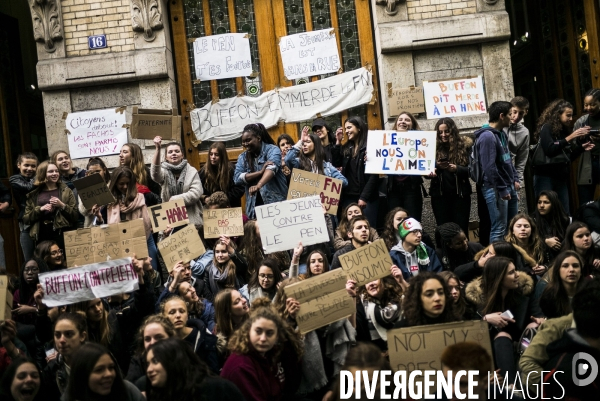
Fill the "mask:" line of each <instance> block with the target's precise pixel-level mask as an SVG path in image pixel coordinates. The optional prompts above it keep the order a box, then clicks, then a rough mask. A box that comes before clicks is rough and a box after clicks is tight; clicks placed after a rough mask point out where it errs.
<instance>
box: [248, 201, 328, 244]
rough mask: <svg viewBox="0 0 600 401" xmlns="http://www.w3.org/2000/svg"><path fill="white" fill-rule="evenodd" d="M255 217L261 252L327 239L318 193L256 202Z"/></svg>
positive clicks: (325, 240)
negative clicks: (266, 202) (262, 202)
mask: <svg viewBox="0 0 600 401" xmlns="http://www.w3.org/2000/svg"><path fill="white" fill-rule="evenodd" d="M256 220H257V222H258V227H259V228H260V239H261V240H262V245H263V248H265V253H273V252H278V251H287V250H290V249H294V248H295V247H296V246H298V242H300V241H302V245H303V246H308V245H313V244H320V243H322V242H329V234H328V233H327V223H326V222H325V215H324V214H323V207H322V206H321V198H320V197H319V196H311V197H308V198H300V199H293V200H288V201H283V202H277V203H270V204H268V205H263V206H257V207H256Z"/></svg>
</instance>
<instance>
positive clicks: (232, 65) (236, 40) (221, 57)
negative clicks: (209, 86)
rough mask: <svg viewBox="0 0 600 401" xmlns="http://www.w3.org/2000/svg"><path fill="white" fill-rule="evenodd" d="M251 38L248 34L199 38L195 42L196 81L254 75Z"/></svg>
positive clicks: (227, 34) (228, 34) (225, 34)
mask: <svg viewBox="0 0 600 401" xmlns="http://www.w3.org/2000/svg"><path fill="white" fill-rule="evenodd" d="M249 38H250V36H249V35H248V34H247V33H224V34H221V35H212V36H203V37H201V38H197V39H196V40H195V41H194V67H195V69H196V79H200V80H202V81H210V80H213V79H224V78H235V77H247V76H249V75H252V57H251V55H250V39H249Z"/></svg>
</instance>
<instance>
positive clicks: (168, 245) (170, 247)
mask: <svg viewBox="0 0 600 401" xmlns="http://www.w3.org/2000/svg"><path fill="white" fill-rule="evenodd" d="M158 250H159V251H160V254H161V255H162V257H163V260H164V261H165V264H166V265H167V270H169V272H170V271H171V270H173V267H174V266H175V264H176V263H177V262H179V261H180V260H181V261H183V262H189V261H190V260H192V259H196V258H197V257H198V256H201V255H204V253H206V249H205V248H204V245H203V244H202V240H200V236H199V235H198V231H197V230H196V227H195V226H194V225H193V224H189V225H187V226H185V227H184V228H182V229H181V230H179V231H177V232H176V233H174V234H171V235H169V236H168V237H166V238H165V239H163V240H162V241H160V242H159V243H158Z"/></svg>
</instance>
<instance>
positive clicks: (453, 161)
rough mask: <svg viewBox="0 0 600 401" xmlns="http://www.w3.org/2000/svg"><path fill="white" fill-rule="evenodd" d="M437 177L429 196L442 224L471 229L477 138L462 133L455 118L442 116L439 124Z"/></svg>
mask: <svg viewBox="0 0 600 401" xmlns="http://www.w3.org/2000/svg"><path fill="white" fill-rule="evenodd" d="M435 131H436V162H435V166H436V168H435V173H436V176H435V177H433V178H432V179H431V186H430V187H429V195H431V207H432V208H433V214H434V216H435V221H436V224H437V225H438V226H440V225H442V224H444V223H450V222H452V223H456V224H458V225H459V226H460V228H462V230H463V232H465V233H468V232H469V216H470V214H471V192H472V189H471V181H469V168H468V166H469V153H470V148H471V146H473V140H472V139H471V138H469V137H468V136H463V135H460V133H459V132H458V127H457V126H456V123H455V122H454V120H452V119H451V118H447V117H446V118H441V119H440V120H438V122H437V123H436V124H435Z"/></svg>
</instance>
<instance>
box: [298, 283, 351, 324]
mask: <svg viewBox="0 0 600 401" xmlns="http://www.w3.org/2000/svg"><path fill="white" fill-rule="evenodd" d="M308 280H312V279H308ZM308 280H307V281H308ZM355 312H356V301H355V300H354V298H352V297H351V296H350V295H348V292H347V291H346V289H345V288H344V289H343V290H339V291H336V292H332V293H329V294H325V295H322V296H320V297H317V298H315V299H313V300H310V301H308V302H306V303H302V304H300V310H299V311H298V312H297V314H296V322H297V323H298V328H300V333H302V334H306V333H308V332H310V331H313V330H315V329H318V328H319V327H323V326H326V325H328V324H331V323H333V322H337V321H338V320H341V319H344V318H346V317H348V316H350V315H352V314H353V313H355Z"/></svg>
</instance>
